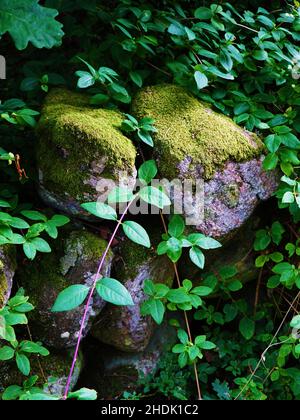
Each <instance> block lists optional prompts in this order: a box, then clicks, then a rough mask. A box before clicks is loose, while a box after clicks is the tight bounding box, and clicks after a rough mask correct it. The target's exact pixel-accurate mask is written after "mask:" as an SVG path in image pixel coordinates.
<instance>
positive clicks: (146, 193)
mask: <svg viewBox="0 0 300 420" xmlns="http://www.w3.org/2000/svg"><path fill="white" fill-rule="evenodd" d="M139 196H140V198H141V199H142V200H144V201H145V202H146V203H149V204H151V205H152V206H156V207H158V208H160V209H163V208H164V207H166V206H170V205H171V201H170V199H169V197H168V196H167V195H166V194H165V193H164V192H163V191H161V190H160V189H158V188H155V187H150V186H149V187H144V188H143V189H141V190H140V192H139Z"/></svg>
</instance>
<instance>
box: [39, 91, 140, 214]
mask: <svg viewBox="0 0 300 420" xmlns="http://www.w3.org/2000/svg"><path fill="white" fill-rule="evenodd" d="M123 119H124V116H123V115H122V114H121V113H120V112H118V111H115V110H108V109H95V108H92V107H91V106H89V98H88V97H87V96H85V95H81V94H78V93H73V92H69V91H66V90H62V89H54V90H53V91H51V93H50V94H49V95H48V96H47V98H46V101H45V104H44V106H43V110H42V115H41V119H40V121H39V124H38V127H37V136H38V146H37V162H38V169H39V181H40V188H39V191H40V195H41V197H42V198H43V200H44V201H45V202H46V203H47V204H48V205H50V206H52V207H55V208H57V209H59V210H62V211H65V212H67V213H70V214H74V215H78V214H82V215H86V214H85V213H84V212H83V210H82V209H81V208H80V204H81V203H83V202H89V201H96V200H97V199H98V197H99V196H100V194H101V195H103V194H104V193H105V191H106V188H108V189H111V188H113V185H114V183H116V184H117V185H120V183H121V184H122V185H123V184H124V185H129V186H133V185H134V183H135V179H136V168H135V158H136V149H135V147H134V145H133V143H132V142H131V140H129V139H128V138H127V137H125V136H124V135H123V134H122V132H121V131H120V126H121V123H122V121H123ZM123 173H126V175H125V176H124V174H123ZM123 176H124V178H123ZM120 179H121V181H120V182H119V180H120Z"/></svg>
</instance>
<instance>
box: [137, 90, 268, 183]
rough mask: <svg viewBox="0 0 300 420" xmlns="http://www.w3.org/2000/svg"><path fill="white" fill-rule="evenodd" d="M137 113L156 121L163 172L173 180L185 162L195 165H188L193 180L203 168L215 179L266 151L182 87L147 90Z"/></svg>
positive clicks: (255, 138) (139, 100)
mask: <svg viewBox="0 0 300 420" xmlns="http://www.w3.org/2000/svg"><path fill="white" fill-rule="evenodd" d="M133 113H134V114H135V115H136V116H137V117H139V118H142V117H145V116H149V117H152V118H154V119H155V121H156V123H155V125H156V128H157V129H158V133H157V135H156V136H155V144H156V148H157V149H158V155H159V156H158V157H159V161H160V170H161V174H162V175H163V176H165V177H167V178H169V179H173V178H175V177H176V176H177V175H178V173H179V172H181V173H183V172H184V169H185V168H181V167H182V166H183V165H182V161H183V160H184V159H185V158H191V163H189V162H187V165H188V166H189V167H188V174H189V176H191V174H192V173H193V171H194V170H198V168H199V166H200V167H201V168H202V170H203V176H204V178H205V179H211V178H212V177H213V175H214V173H215V171H216V170H217V169H219V168H222V167H223V166H224V164H225V163H226V162H227V161H228V160H233V161H236V162H241V161H245V160H248V159H251V158H253V157H257V156H259V155H260V154H261V152H262V151H263V148H264V146H263V143H262V141H261V140H260V139H259V137H258V136H256V135H255V134H253V133H248V132H247V131H245V130H243V129H242V128H241V127H239V126H237V125H236V124H235V123H234V122H233V121H232V120H231V119H230V118H228V117H226V116H224V115H221V114H217V113H216V112H214V111H212V109H211V108H210V105H208V104H206V103H203V102H200V101H198V100H197V99H196V98H195V97H194V96H193V95H192V94H190V93H189V92H187V91H186V90H185V89H183V88H181V87H178V86H173V85H158V86H154V87H147V88H145V89H143V90H142V91H141V92H140V93H138V95H137V96H136V98H135V100H134V103H133ZM184 166H186V163H184ZM181 169H183V170H181ZM180 170H181V171H180Z"/></svg>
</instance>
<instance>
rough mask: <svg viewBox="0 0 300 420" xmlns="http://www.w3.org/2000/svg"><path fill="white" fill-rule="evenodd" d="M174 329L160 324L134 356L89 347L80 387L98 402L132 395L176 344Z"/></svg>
mask: <svg viewBox="0 0 300 420" xmlns="http://www.w3.org/2000/svg"><path fill="white" fill-rule="evenodd" d="M176 341H177V337H176V329H175V328H174V327H171V326H170V325H168V322H164V323H163V324H162V325H160V326H159V327H158V328H157V330H156V331H155V334H154V335H153V337H152V338H151V341H150V343H149V345H148V346H147V348H146V349H145V350H144V351H142V352H138V353H126V352H122V351H119V350H116V349H114V348H112V347H110V346H107V345H104V344H103V345H102V346H100V347H99V346H97V345H93V346H92V347H91V348H90V349H89V352H90V353H87V354H86V355H85V356H86V360H87V366H86V369H85V370H84V372H83V375H82V378H81V383H82V384H84V386H86V387H88V388H93V389H96V390H97V392H98V397H99V398H101V399H118V398H120V397H122V395H123V393H124V392H125V391H131V392H133V391H135V390H136V389H137V388H138V386H139V379H141V378H144V377H145V376H147V375H150V374H152V373H154V372H155V370H156V369H157V367H158V364H159V361H160V360H161V358H162V356H163V354H165V353H166V352H169V351H171V348H172V346H173V345H174V344H175V343H176Z"/></svg>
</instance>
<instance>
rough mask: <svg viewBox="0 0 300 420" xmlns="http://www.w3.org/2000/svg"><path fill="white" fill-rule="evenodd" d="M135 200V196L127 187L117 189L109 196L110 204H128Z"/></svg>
mask: <svg viewBox="0 0 300 420" xmlns="http://www.w3.org/2000/svg"><path fill="white" fill-rule="evenodd" d="M133 199H134V194H133V193H132V191H131V190H129V188H127V187H115V188H114V189H113V190H112V191H111V192H110V193H109V195H108V198H107V201H108V202H109V203H128V202H129V201H131V200H133Z"/></svg>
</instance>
